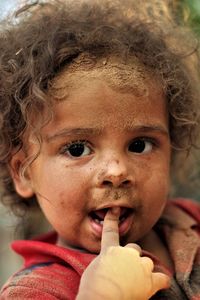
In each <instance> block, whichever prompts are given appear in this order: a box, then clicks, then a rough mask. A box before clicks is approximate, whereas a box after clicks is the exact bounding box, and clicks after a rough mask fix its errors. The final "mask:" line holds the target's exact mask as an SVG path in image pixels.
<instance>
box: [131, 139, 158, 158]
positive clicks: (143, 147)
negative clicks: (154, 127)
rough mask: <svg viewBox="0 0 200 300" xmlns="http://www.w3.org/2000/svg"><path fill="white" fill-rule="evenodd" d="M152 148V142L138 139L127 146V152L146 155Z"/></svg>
mask: <svg viewBox="0 0 200 300" xmlns="http://www.w3.org/2000/svg"><path fill="white" fill-rule="evenodd" d="M152 148H153V141H151V140H149V139H145V138H139V139H136V140H133V141H132V142H131V143H130V144H129V146H128V151H130V152H134V153H139V154H140V153H142V154H146V153H149V152H151V151H152Z"/></svg>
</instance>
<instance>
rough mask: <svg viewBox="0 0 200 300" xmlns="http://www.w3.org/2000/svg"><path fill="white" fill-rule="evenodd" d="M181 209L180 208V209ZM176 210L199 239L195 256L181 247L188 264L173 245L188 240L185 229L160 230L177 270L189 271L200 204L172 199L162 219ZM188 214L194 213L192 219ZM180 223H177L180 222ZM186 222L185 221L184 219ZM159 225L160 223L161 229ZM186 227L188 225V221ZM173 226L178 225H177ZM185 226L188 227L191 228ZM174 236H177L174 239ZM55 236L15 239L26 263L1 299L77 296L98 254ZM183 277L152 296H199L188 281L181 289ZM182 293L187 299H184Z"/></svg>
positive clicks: (199, 221)
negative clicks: (63, 242) (61, 242)
mask: <svg viewBox="0 0 200 300" xmlns="http://www.w3.org/2000/svg"><path fill="white" fill-rule="evenodd" d="M177 208H178V209H177ZM179 208H181V210H180V209H179ZM173 211H175V218H176V213H177V216H179V217H180V219H181V218H182V217H183V219H186V221H187V222H186V223H188V224H189V226H190V227H192V228H193V227H194V236H195V238H194V240H195V241H196V246H195V244H194V246H192V247H193V249H194V251H193V252H194V253H193V256H191V255H190V257H189V256H188V254H189V253H190V251H191V250H190V248H188V249H189V250H188V251H187V249H183V247H182V248H181V250H182V251H183V253H186V260H185V261H184V263H185V264H186V265H185V264H182V261H180V257H176V253H177V251H176V249H174V248H173V247H175V248H176V243H174V241H177V244H178V249H179V244H180V243H182V240H181V239H185V237H182V235H181V234H179V233H180V232H181V233H182V232H184V230H182V228H181V230H182V231H180V230H179V228H178V227H177V228H178V230H172V229H173V228H172V227H173V226H171V223H170V226H163V227H162V225H161V229H160V230H161V232H162V231H163V234H165V236H166V237H167V239H169V240H170V245H169V250H170V251H171V255H172V257H173V255H174V259H176V260H177V259H178V260H179V263H178V264H176V262H175V266H176V265H177V266H176V272H177V274H179V273H180V272H184V271H185V267H186V269H187V271H188V270H189V269H191V268H192V265H193V261H192V259H194V260H195V263H196V262H197V261H200V260H199V258H200V257H197V255H196V253H197V251H196V249H198V250H199V237H198V235H196V232H198V234H200V207H199V205H198V204H196V203H194V202H191V201H190V200H183V199H175V200H173V201H169V203H168V205H167V207H166V210H165V213H164V216H163V220H164V219H166V220H167V222H168V219H169V222H170V218H171V217H172V215H173ZM183 211H184V212H186V214H185V213H184V214H183V213H182V212H183ZM187 216H191V217H192V218H190V217H187ZM179 217H178V218H179ZM161 220H162V218H161ZM173 222H174V219H173ZM180 222H182V220H180ZM161 223H162V222H161ZM178 223H179V222H177V224H178ZM181 224H182V223H181ZM183 224H185V223H184V220H183ZM159 226H160V225H159V222H158V228H159ZM178 226H179V224H178ZM184 226H186V227H187V224H186V225H184ZM174 227H176V224H175V226H174ZM163 228H164V229H163ZM170 228H172V229H170ZM186 229H187V230H189V229H188V228H186ZM170 230H172V231H170ZM190 230H191V229H190ZM192 230H193V229H192ZM177 232H178V233H177ZM190 235H191V234H190ZM173 236H174V237H175V239H173ZM186 236H187V234H186ZM171 237H172V238H171ZM56 239H57V236H56V234H55V233H51V234H48V235H45V236H42V237H41V238H39V239H37V240H31V241H15V242H14V243H13V244H12V247H13V249H14V250H15V252H17V253H18V254H20V255H21V256H22V257H23V258H24V266H23V268H22V269H21V271H19V272H18V273H16V274H15V275H14V276H12V277H11V279H10V280H9V281H8V282H7V283H6V284H5V285H4V287H3V288H2V291H1V296H0V299H2V300H3V299H15V300H16V299H46V300H48V299H49V300H52V299H70V300H72V299H75V297H76V294H77V291H78V286H79V281H80V278H81V275H82V273H83V271H84V270H85V268H86V267H87V266H88V264H89V263H90V262H91V261H92V259H93V258H94V257H95V255H94V254H89V253H82V252H79V251H75V250H71V249H66V248H62V247H59V246H57V245H56V244H55V243H56ZM171 240H172V241H171ZM179 242H180V243H179ZM183 242H184V243H186V248H187V239H186V240H185V241H183ZM191 242H193V238H192V239H191ZM174 245H175V246H174ZM170 247H171V248H170ZM180 247H181V245H180ZM198 253H199V252H198ZM144 254H145V255H148V256H149V257H151V258H152V259H153V260H154V264H155V269H156V270H160V271H163V272H165V273H167V274H169V275H170V276H171V277H172V276H173V274H170V271H169V270H167V269H166V268H165V267H164V266H163V265H162V264H161V262H160V261H159V259H157V258H156V257H154V256H153V255H151V254H150V253H147V252H143V255H144ZM183 257H184V256H183ZM191 257H192V259H191ZM198 270H199V269H198ZM190 271H191V270H190ZM192 273H193V272H192ZM198 273H199V272H198ZM183 275H184V273H183ZM183 277H184V276H183ZM184 278H185V277H184ZM184 278H182V277H180V282H178V285H177V284H176V282H175V280H174V279H173V278H172V279H173V280H172V287H171V290H170V291H169V293H168V292H166V294H164V293H165V292H162V291H161V293H158V294H156V296H154V297H152V299H181V300H182V299H192V300H196V299H200V296H198V295H199V294H197V293H196V294H194V293H193V291H190V290H189V291H188V295H189V296H188V297H186V294H187V291H185V290H184V285H185V282H183V290H184V291H183V292H182V290H179V287H177V286H179V284H180V285H181V284H182V281H184V280H185V279H184ZM178 280H179V278H178ZM195 280H196V279H195ZM197 281H198V280H197ZM195 283H197V284H199V283H200V282H199V281H198V282H195ZM91 284H92V283H91ZM168 295H169V296H168ZM183 295H184V297H185V298H183ZM190 295H191V296H190Z"/></svg>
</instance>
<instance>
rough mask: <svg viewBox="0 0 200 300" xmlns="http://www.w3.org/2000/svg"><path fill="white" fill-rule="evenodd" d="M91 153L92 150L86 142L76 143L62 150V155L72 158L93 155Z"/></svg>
mask: <svg viewBox="0 0 200 300" xmlns="http://www.w3.org/2000/svg"><path fill="white" fill-rule="evenodd" d="M91 152H92V150H91V149H90V147H89V146H88V145H87V142H86V141H74V142H71V143H70V144H68V145H65V146H64V147H63V148H62V149H61V154H67V155H68V156H71V157H83V156H86V155H89V154H91Z"/></svg>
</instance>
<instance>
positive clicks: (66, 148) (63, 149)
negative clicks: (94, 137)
mask: <svg viewBox="0 0 200 300" xmlns="http://www.w3.org/2000/svg"><path fill="white" fill-rule="evenodd" d="M78 144H79V145H83V146H85V145H86V146H88V148H89V149H90V151H91V152H92V146H91V144H90V143H89V142H88V141H87V140H75V141H71V142H70V143H67V144H65V145H64V146H62V147H61V148H60V151H59V153H60V154H61V155H67V151H69V150H70V147H72V146H75V145H78ZM68 155H69V156H70V157H73V156H72V155H70V154H68ZM74 157H76V156H74Z"/></svg>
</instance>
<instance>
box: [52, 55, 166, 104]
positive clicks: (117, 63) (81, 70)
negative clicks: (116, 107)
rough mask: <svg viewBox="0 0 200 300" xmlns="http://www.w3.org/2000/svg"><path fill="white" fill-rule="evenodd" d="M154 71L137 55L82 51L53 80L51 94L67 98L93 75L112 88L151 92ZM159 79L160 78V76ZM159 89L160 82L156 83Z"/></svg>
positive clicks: (138, 94) (128, 91)
mask: <svg viewBox="0 0 200 300" xmlns="http://www.w3.org/2000/svg"><path fill="white" fill-rule="evenodd" d="M152 77H155V76H152V74H151V73H150V71H149V70H147V69H146V68H145V67H144V66H143V65H141V63H140V61H139V60H138V59H137V58H136V57H130V58H129V59H126V60H125V59H122V58H119V57H116V56H109V57H102V58H98V59H97V58H95V57H92V56H91V55H89V54H82V55H80V56H79V57H78V58H77V59H76V60H74V62H73V63H72V64H71V65H70V66H69V67H67V68H65V69H64V70H63V71H62V72H61V73H60V74H59V75H58V76H57V77H56V78H55V79H54V80H53V82H52V85H51V89H50V94H51V95H52V96H53V98H54V99H55V100H62V99H64V98H66V97H67V96H68V95H69V94H70V92H71V91H72V90H75V89H79V87H80V84H82V85H84V84H85V82H88V81H91V80H92V79H99V80H102V79H103V80H104V81H105V82H106V83H107V84H108V86H110V87H111V88H112V89H114V90H117V91H119V92H120V93H133V94H134V95H135V96H144V95H145V94H148V87H149V85H151V84H154V83H153V80H152ZM157 81H158V80H157ZM157 85H158V89H160V86H161V84H159V83H158V84H157Z"/></svg>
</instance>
